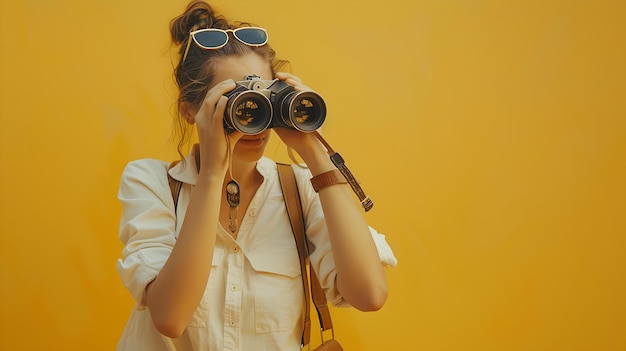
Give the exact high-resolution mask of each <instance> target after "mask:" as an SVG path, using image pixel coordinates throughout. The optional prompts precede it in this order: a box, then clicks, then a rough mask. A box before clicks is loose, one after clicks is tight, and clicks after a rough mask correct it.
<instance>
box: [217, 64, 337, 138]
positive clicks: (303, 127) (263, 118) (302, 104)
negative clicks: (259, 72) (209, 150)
mask: <svg viewBox="0 0 626 351" xmlns="http://www.w3.org/2000/svg"><path fill="white" fill-rule="evenodd" d="M224 96H226V97H227V98H228V101H227V103H226V111H225V112H224V129H225V130H226V132H227V133H232V132H234V131H235V130H238V131H240V132H242V133H244V134H258V133H260V132H262V131H264V130H265V129H267V128H275V127H283V128H292V129H297V130H299V131H301V132H305V133H306V132H313V131H315V130H317V129H318V128H319V127H321V126H322V124H323V123H324V120H325V119H326V103H325V102H324V99H323V98H322V97H321V96H320V95H319V94H317V93H315V92H312V91H302V92H299V91H296V90H295V89H294V88H293V87H292V86H291V85H289V84H287V83H285V82H284V81H281V80H279V79H274V80H262V79H260V78H259V77H258V76H256V75H251V76H246V77H245V80H243V81H239V82H236V87H235V89H233V90H231V91H229V92H228V93H226V94H224Z"/></svg>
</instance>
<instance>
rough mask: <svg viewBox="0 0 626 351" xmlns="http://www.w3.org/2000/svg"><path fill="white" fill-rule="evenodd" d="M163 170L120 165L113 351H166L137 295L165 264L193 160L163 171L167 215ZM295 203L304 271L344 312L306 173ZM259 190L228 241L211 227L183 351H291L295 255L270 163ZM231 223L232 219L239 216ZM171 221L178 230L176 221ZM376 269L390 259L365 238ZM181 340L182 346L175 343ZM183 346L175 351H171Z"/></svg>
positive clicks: (296, 295)
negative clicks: (173, 186)
mask: <svg viewBox="0 0 626 351" xmlns="http://www.w3.org/2000/svg"><path fill="white" fill-rule="evenodd" d="M168 165H169V164H168V163H167V162H164V161H159V160H154V159H143V160H138V161H133V162H130V163H129V164H128V165H127V166H126V168H125V170H124V173H123V175H122V180H121V184H120V189H119V194H118V197H119V199H120V201H121V202H122V205H123V211H122V218H121V223H120V239H121V241H122V242H123V243H124V245H125V246H124V249H123V252H122V256H123V257H122V259H120V260H119V261H118V264H117V269H118V271H119V273H120V275H121V278H122V281H123V283H124V285H125V286H126V287H127V288H128V290H129V291H130V293H131V294H132V295H133V297H134V299H135V301H136V308H135V309H134V310H133V311H132V314H131V316H130V319H129V321H128V323H127V325H126V328H125V330H124V333H123V335H122V337H121V339H120V341H119V344H118V350H132V351H140V350H150V351H159V350H168V346H166V344H168V343H170V342H171V341H170V340H169V339H167V338H163V337H162V336H161V335H160V334H159V333H158V331H157V330H156V328H154V325H153V324H152V320H151V317H150V311H149V310H148V309H147V308H145V305H144V303H143V297H144V296H143V295H144V291H145V288H146V286H147V285H148V283H149V282H151V281H152V280H153V279H155V277H156V276H157V274H158V273H159V271H160V270H161V268H162V267H163V265H164V264H165V262H166V261H167V258H168V257H169V254H170V252H171V250H172V248H173V246H174V245H175V243H176V238H177V236H178V232H179V230H180V227H181V225H182V218H184V216H185V212H186V209H187V205H188V202H189V198H190V196H191V190H192V188H193V186H194V185H195V183H196V178H197V171H196V168H195V161H194V158H193V154H190V155H189V156H188V157H187V158H186V159H185V162H181V163H179V164H177V165H176V166H175V167H173V168H171V169H170V170H169V174H170V175H171V176H172V177H173V178H174V179H176V180H178V181H181V182H182V183H183V186H182V189H181V192H180V195H179V199H178V205H177V213H175V210H174V203H173V199H172V193H171V190H170V187H169V184H168V178H167V174H166V172H167V169H168ZM293 168H294V171H295V174H296V179H297V183H298V187H299V191H300V196H301V199H302V207H303V212H304V216H305V222H306V231H307V238H308V240H309V241H310V249H311V250H312V252H311V256H310V261H311V265H312V267H313V268H314V269H315V271H316V272H317V274H318V277H319V279H320V283H321V285H322V287H323V288H324V291H325V293H326V296H327V299H328V301H329V302H331V303H333V304H334V305H336V306H342V305H345V303H344V302H343V298H342V296H341V294H340V293H339V292H338V291H337V287H336V286H335V284H334V282H335V276H336V272H335V263H334V260H333V256H332V252H331V247H330V241H329V238H328V230H327V228H326V223H325V221H324V217H323V212H322V208H321V204H320V202H319V197H318V196H317V194H316V193H315V192H314V191H313V189H312V187H311V184H310V181H309V179H310V178H311V174H310V172H309V171H308V170H307V169H302V168H299V167H293ZM257 170H258V171H259V173H260V174H261V175H262V176H263V178H264V180H263V183H262V184H261V186H260V187H259V189H258V190H257V192H256V194H255V195H254V198H253V199H252V202H251V203H250V205H249V207H248V210H247V212H246V214H245V216H243V217H240V218H242V221H241V224H240V228H239V232H238V235H237V239H236V240H235V239H233V237H232V236H231V235H230V234H229V233H228V232H226V231H225V230H224V229H223V228H222V226H221V225H218V228H216V230H217V240H216V244H215V251H214V254H213V263H212V269H211V273H210V275H209V281H208V283H207V286H206V289H205V292H204V296H203V297H202V300H201V301H200V304H199V306H198V308H197V309H196V311H195V313H194V315H193V317H192V321H191V323H190V324H189V326H188V327H187V329H186V331H185V333H184V334H183V336H182V337H181V338H179V339H180V340H177V341H176V342H177V343H182V344H184V343H187V347H188V346H189V345H190V346H191V347H193V350H211V351H213V350H256V351H262V350H271V351H276V350H294V351H296V350H299V349H300V342H301V334H302V319H303V308H304V293H303V290H302V280H301V279H302V277H301V271H300V263H299V259H298V250H297V248H296V245H295V241H294V237H293V234H292V231H291V225H290V222H289V217H288V216H287V212H286V208H285V203H284V201H283V195H282V190H281V187H280V183H279V180H278V173H277V168H276V163H275V162H274V161H272V160H270V159H268V158H265V157H263V158H261V159H260V160H259V161H258V163H257ZM240 215H241V214H240ZM177 218H179V219H181V220H178V221H177V220H176V219H177ZM370 230H371V232H372V237H373V239H374V241H375V243H376V245H377V248H378V252H379V254H380V258H381V262H383V263H384V264H386V265H392V266H395V264H396V258H395V257H394V255H393V252H392V251H391V248H390V247H389V245H388V244H387V242H386V241H385V238H384V236H383V235H382V234H379V233H377V232H376V231H375V230H374V229H371V228H370ZM183 339H184V340H183ZM182 348H185V346H180V345H179V346H178V349H179V350H180V349H182Z"/></svg>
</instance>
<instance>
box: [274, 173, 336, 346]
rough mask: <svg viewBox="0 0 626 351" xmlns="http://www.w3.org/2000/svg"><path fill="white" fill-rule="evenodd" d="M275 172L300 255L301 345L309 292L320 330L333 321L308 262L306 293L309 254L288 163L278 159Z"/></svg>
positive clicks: (307, 326) (308, 330)
mask: <svg viewBox="0 0 626 351" xmlns="http://www.w3.org/2000/svg"><path fill="white" fill-rule="evenodd" d="M278 176H279V179H280V185H281V187H282V190H283V197H284V199H285V205H286V207H287V213H288V214H289V220H290V221H291V228H292V230H293V235H294V238H295V240H296V246H297V247H298V254H299V256H300V268H301V270H302V284H303V288H304V296H305V299H306V302H305V316H304V317H305V322H304V331H303V335H302V346H304V345H308V344H309V341H310V333H311V319H310V305H309V299H310V294H311V295H312V296H313V304H314V305H315V309H316V310H317V314H318V317H319V320H320V327H321V329H322V331H327V330H332V328H333V323H332V320H331V318H330V310H329V309H328V305H327V301H326V296H325V295H324V290H323V289H322V287H321V285H320V282H319V279H318V278H317V275H316V274H315V271H314V270H313V268H312V267H311V266H310V265H309V271H310V273H311V279H310V283H311V293H310V294H309V286H308V282H309V279H308V276H307V269H306V263H307V260H308V257H309V254H308V248H307V239H306V231H305V226H304V216H303V212H302V203H301V202H300V193H299V192H298V184H297V183H296V178H295V174H294V173H293V169H292V168H291V165H288V164H283V163H278Z"/></svg>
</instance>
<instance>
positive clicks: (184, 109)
mask: <svg viewBox="0 0 626 351" xmlns="http://www.w3.org/2000/svg"><path fill="white" fill-rule="evenodd" d="M180 114H181V115H182V116H183V118H184V119H185V121H187V123H189V124H194V123H195V122H196V112H195V111H194V110H193V109H192V108H191V107H190V106H189V104H188V103H186V102H183V103H182V104H180Z"/></svg>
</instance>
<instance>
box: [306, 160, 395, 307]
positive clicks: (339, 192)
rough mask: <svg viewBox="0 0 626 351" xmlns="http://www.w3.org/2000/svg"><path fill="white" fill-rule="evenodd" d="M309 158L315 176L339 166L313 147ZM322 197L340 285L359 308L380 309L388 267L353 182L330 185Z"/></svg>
mask: <svg viewBox="0 0 626 351" xmlns="http://www.w3.org/2000/svg"><path fill="white" fill-rule="evenodd" d="M305 161H306V162H307V165H308V166H309V169H310V170H311V172H312V174H313V175H314V176H315V175H317V174H321V173H323V172H326V171H328V170H331V169H334V167H335V166H334V165H333V164H332V162H331V161H330V160H329V158H328V155H327V154H325V153H320V152H319V151H311V153H309V154H307V155H306V158H305ZM319 197H320V202H321V204H322V209H323V211H324V217H325V220H326V225H327V227H328V232H329V237H330V243H331V247H332V253H333V257H334V260H335V266H336V270H337V288H338V289H339V291H340V292H341V294H342V295H343V297H344V299H345V300H346V301H347V302H348V303H350V304H351V305H352V306H354V307H355V308H357V309H359V310H363V311H372V310H378V309H380V308H381V307H382V306H383V304H384V303H385V300H386V299H387V281H386V276H385V271H384V267H383V265H382V263H381V262H380V258H379V255H378V250H377V249H376V244H375V243H374V240H373V239H372V235H371V233H370V231H369V227H368V225H367V222H366V221H365V218H364V216H363V213H362V210H361V208H360V207H359V205H358V202H356V201H355V199H354V195H353V194H352V192H351V189H350V186H349V185H347V184H335V185H331V186H328V187H326V188H323V189H321V190H319Z"/></svg>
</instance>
